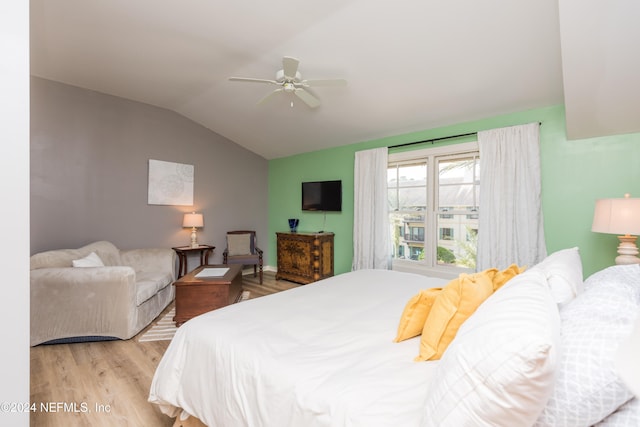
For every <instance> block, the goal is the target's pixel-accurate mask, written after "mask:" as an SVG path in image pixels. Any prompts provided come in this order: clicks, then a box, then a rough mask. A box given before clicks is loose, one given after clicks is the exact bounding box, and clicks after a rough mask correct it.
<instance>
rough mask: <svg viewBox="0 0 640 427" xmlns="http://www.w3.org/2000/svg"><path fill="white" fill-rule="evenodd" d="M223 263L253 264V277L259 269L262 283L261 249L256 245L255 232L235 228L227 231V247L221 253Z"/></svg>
mask: <svg viewBox="0 0 640 427" xmlns="http://www.w3.org/2000/svg"><path fill="white" fill-rule="evenodd" d="M222 258H223V263H224V264H242V265H253V277H256V276H257V272H258V268H259V269H260V284H262V250H261V249H260V248H258V246H256V232H255V231H252V230H235V231H228V232H227V247H226V248H225V250H224V252H223V253H222Z"/></svg>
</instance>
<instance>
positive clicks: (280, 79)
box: [229, 56, 347, 108]
mask: <svg viewBox="0 0 640 427" xmlns="http://www.w3.org/2000/svg"><path fill="white" fill-rule="evenodd" d="M299 64H300V61H298V60H297V59H296V58H292V57H290V56H285V57H284V58H282V70H278V72H276V78H275V80H269V79H254V78H250V77H229V80H232V81H239V82H253V83H268V84H272V85H276V86H278V88H277V89H275V90H274V91H273V92H271V93H269V94H268V95H267V96H265V97H264V98H262V99H261V100H260V101H258V104H261V103H263V102H265V101H266V100H267V99H269V98H270V97H271V96H273V95H275V94H277V93H281V92H283V93H292V94H294V95H295V96H297V97H298V98H300V99H301V100H302V101H303V102H304V103H305V104H307V105H308V106H309V107H310V108H316V107H317V106H319V105H320V100H319V99H318V98H316V97H315V96H314V95H313V94H312V93H311V92H309V91H308V90H306V88H308V87H312V86H313V87H316V86H344V85H346V84H347V81H346V80H343V79H314V80H303V79H302V75H301V74H300V71H298V65H299ZM291 106H293V102H292V104H291Z"/></svg>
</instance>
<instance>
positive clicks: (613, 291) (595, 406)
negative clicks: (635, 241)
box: [536, 265, 640, 427]
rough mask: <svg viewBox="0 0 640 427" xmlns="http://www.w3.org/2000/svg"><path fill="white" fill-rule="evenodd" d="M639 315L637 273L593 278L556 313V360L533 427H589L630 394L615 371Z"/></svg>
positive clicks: (625, 270)
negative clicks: (559, 350)
mask: <svg viewBox="0 0 640 427" xmlns="http://www.w3.org/2000/svg"><path fill="white" fill-rule="evenodd" d="M639 310H640V267H639V266H638V265H620V266H614V267H609V268H606V269H604V270H602V271H599V272H598V273H595V274H593V275H592V276H591V277H589V278H588V279H587V280H586V281H585V283H584V292H582V293H581V294H580V295H578V296H577V297H576V299H574V300H573V301H571V302H569V303H568V304H566V305H565V306H563V307H562V308H561V309H560V318H561V321H562V330H561V331H562V355H561V357H560V366H559V369H558V378H557V381H556V386H555V388H554V391H553V394H552V395H551V399H549V402H548V403H547V406H546V407H545V409H544V411H543V412H542V414H541V416H540V418H539V419H538V422H537V424H536V426H554V427H556V426H558V427H560V426H567V427H568V426H571V427H580V426H591V425H594V424H596V423H597V422H599V421H601V420H603V419H604V418H605V417H606V416H607V415H609V414H611V413H612V412H614V411H615V410H616V409H617V408H618V407H619V406H620V405H622V404H623V403H625V402H626V401H628V400H629V399H631V397H632V394H631V392H630V391H629V390H628V389H627V387H626V386H625V385H624V383H623V382H622V381H621V380H620V378H619V377H618V375H617V374H616V370H615V355H616V352H617V349H618V346H619V344H620V341H621V340H622V339H624V338H626V337H627V336H628V335H629V334H630V333H631V330H632V327H633V322H634V320H635V318H636V316H637V315H638V312H639Z"/></svg>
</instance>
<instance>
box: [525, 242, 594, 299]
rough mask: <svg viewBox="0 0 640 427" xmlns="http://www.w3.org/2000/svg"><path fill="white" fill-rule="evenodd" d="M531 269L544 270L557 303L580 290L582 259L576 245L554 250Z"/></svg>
mask: <svg viewBox="0 0 640 427" xmlns="http://www.w3.org/2000/svg"><path fill="white" fill-rule="evenodd" d="M531 270H540V271H542V272H544V275H545V276H546V278H547V282H548V283H549V288H550V289H551V293H552V294H553V298H554V299H555V300H556V303H558V304H566V303H567V302H569V301H571V300H572V299H574V298H575V297H576V296H577V295H578V294H579V293H580V292H582V289H583V276H582V260H581V259H580V251H579V249H578V248H577V247H575V248H569V249H562V250H559V251H557V252H554V253H552V254H551V255H549V256H547V257H546V258H545V259H544V260H542V261H541V262H540V263H538V264H536V265H534V266H533V267H531Z"/></svg>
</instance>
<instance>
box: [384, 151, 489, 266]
mask: <svg viewBox="0 0 640 427" xmlns="http://www.w3.org/2000/svg"><path fill="white" fill-rule="evenodd" d="M479 177H480V169H479V155H478V148H477V143H465V144H453V145H447V146H441V147H435V148H429V149H421V150H415V151H406V152H402V153H392V154H390V155H389V167H388V170H387V189H388V190H387V191H388V200H389V220H390V224H391V228H390V229H391V230H392V236H391V240H392V243H393V257H394V260H393V261H394V268H396V267H398V269H403V268H404V267H407V268H421V269H435V270H438V271H442V272H446V273H447V274H448V273H450V274H451V275H455V274H458V273H460V272H463V271H468V270H472V269H475V258H476V242H477V233H478V215H479V200H478V196H479V189H480V178H479ZM408 266H409V267H408Z"/></svg>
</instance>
